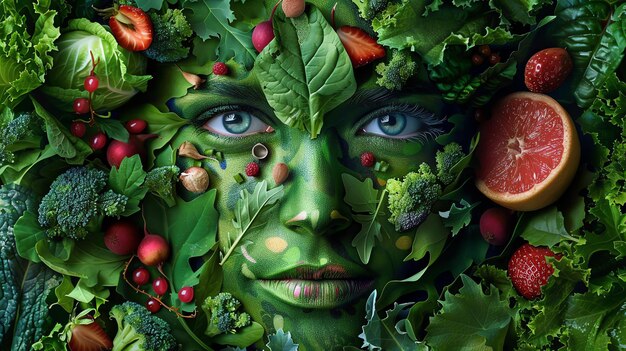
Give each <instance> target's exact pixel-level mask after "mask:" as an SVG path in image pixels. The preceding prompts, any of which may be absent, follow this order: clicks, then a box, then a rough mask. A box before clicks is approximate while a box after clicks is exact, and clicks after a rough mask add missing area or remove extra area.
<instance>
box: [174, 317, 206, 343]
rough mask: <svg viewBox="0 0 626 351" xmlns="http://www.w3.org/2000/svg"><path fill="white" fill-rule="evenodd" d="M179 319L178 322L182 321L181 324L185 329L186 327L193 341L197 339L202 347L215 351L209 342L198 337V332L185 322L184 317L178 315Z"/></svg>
mask: <svg viewBox="0 0 626 351" xmlns="http://www.w3.org/2000/svg"><path fill="white" fill-rule="evenodd" d="M177 319H178V322H180V324H181V325H182V326H183V329H185V331H186V332H187V334H188V335H189V336H190V337H191V338H192V339H193V341H195V342H196V343H197V344H198V345H200V347H202V348H203V349H205V350H206V351H213V349H212V348H211V347H209V346H208V345H207V344H205V343H204V342H202V340H200V338H198V336H197V335H196V333H194V332H193V331H192V330H191V329H189V326H188V325H187V323H186V322H185V320H184V319H182V318H180V317H178V318H177Z"/></svg>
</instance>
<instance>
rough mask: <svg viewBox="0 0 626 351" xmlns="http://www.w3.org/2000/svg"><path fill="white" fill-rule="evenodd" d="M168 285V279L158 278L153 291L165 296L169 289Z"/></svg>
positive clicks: (154, 282)
mask: <svg viewBox="0 0 626 351" xmlns="http://www.w3.org/2000/svg"><path fill="white" fill-rule="evenodd" d="M168 285H169V284H167V279H165V278H164V277H158V278H156V279H155V280H154V281H153V282H152V290H154V292H155V293H156V294H157V295H159V296H160V295H165V293H166V292H167V288H168V287H169V286H168Z"/></svg>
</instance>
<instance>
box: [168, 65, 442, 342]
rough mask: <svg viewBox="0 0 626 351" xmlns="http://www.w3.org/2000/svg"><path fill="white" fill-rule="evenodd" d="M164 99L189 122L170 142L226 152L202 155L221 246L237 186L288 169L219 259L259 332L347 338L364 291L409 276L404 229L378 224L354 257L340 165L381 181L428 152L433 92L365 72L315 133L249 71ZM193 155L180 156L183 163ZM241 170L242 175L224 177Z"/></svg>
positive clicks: (358, 320)
mask: <svg viewBox="0 0 626 351" xmlns="http://www.w3.org/2000/svg"><path fill="white" fill-rule="evenodd" d="M171 105H172V109H174V110H175V111H176V112H177V113H179V114H180V115H181V116H183V117H184V118H186V119H189V120H191V121H192V122H193V124H195V125H196V126H197V128H187V129H185V130H183V131H182V132H181V133H180V134H179V136H178V138H177V140H175V141H174V145H175V146H178V145H180V144H181V143H182V142H184V141H190V142H192V143H193V144H195V146H196V147H197V148H198V149H199V150H207V149H213V150H216V151H221V152H223V153H224V159H225V161H226V162H225V166H226V167H225V168H224V167H220V165H218V164H217V163H215V162H205V163H204V165H206V166H207V167H208V169H209V174H210V178H211V179H210V180H211V188H215V189H217V194H218V197H217V209H218V211H219V213H220V219H219V227H218V228H219V229H218V236H219V241H220V248H221V250H222V252H224V251H226V250H225V247H226V246H227V245H228V244H229V242H232V241H233V239H234V237H235V236H236V235H237V234H238V229H236V228H235V227H233V218H234V209H235V205H236V202H237V200H238V199H239V198H240V192H241V191H242V190H246V191H252V189H254V186H255V185H256V183H257V182H260V181H262V180H267V181H268V184H269V185H270V187H272V186H274V181H273V178H272V169H273V167H274V165H275V164H277V163H280V162H283V163H285V164H287V166H288V168H289V171H290V175H289V177H288V178H287V180H286V181H285V183H284V184H283V185H284V196H283V197H282V198H281V200H280V201H279V203H277V204H276V206H274V207H273V208H272V210H271V211H270V212H269V214H268V218H267V219H266V221H265V224H264V225H263V226H261V227H258V228H253V230H251V231H249V232H248V233H247V234H246V235H245V237H244V238H243V240H242V241H241V242H240V243H239V245H238V247H237V248H236V249H235V250H234V252H233V254H232V255H231V256H230V257H229V258H228V259H227V260H226V262H225V263H224V265H223V270H224V286H223V290H224V291H228V292H231V293H232V294H233V295H234V296H236V297H237V298H238V299H240V300H241V301H242V303H243V305H244V306H245V309H246V311H248V312H250V314H251V315H252V318H253V319H254V320H255V321H257V322H259V323H261V324H262V325H263V326H264V327H265V329H266V330H267V331H268V332H273V331H274V330H275V329H278V328H281V327H282V328H283V329H286V330H289V331H290V332H291V333H292V335H293V337H294V340H295V341H296V342H298V343H300V345H301V347H303V349H308V350H313V349H315V350H327V349H331V348H332V347H334V346H341V345H350V344H355V343H356V342H357V341H356V340H355V338H356V336H357V335H358V334H359V331H360V328H361V325H363V324H364V322H365V320H364V312H365V307H364V304H365V300H366V298H367V296H368V295H369V293H370V292H371V291H372V290H373V289H378V290H379V291H380V290H381V289H382V288H383V287H384V285H385V283H387V282H388V281H390V280H392V279H398V278H403V277H406V276H408V275H410V271H409V270H408V269H407V267H406V266H404V263H403V259H404V258H405V257H406V256H407V254H409V252H410V250H411V243H412V241H413V235H414V231H411V232H406V233H398V232H395V231H394V228H393V225H391V224H389V223H385V224H384V225H383V230H382V235H381V237H380V238H377V239H375V246H374V248H373V250H372V254H371V259H370V260H369V262H368V263H367V264H363V263H362V261H361V259H360V257H359V255H358V253H357V250H356V248H355V247H354V246H353V244H352V243H353V239H354V237H355V235H356V234H357V233H358V232H359V230H361V225H360V224H359V223H358V222H357V221H356V220H355V218H354V214H353V213H352V212H351V208H350V206H349V205H348V204H347V203H346V202H345V201H344V196H346V189H345V188H344V184H343V181H342V174H349V175H352V176H354V177H356V178H358V179H359V180H365V179H366V178H370V179H372V181H373V184H374V187H375V188H376V189H381V188H382V187H384V184H385V180H386V179H388V178H393V177H401V176H403V175H405V174H406V173H408V172H409V171H411V170H414V169H416V168H417V166H418V165H419V164H420V163H421V162H424V161H426V162H432V160H433V158H434V154H435V150H436V148H437V147H436V145H435V144H436V143H435V141H434V137H435V136H436V135H437V134H439V133H441V131H442V130H443V129H444V125H443V124H444V122H442V119H441V116H440V113H439V112H440V111H438V110H437V109H438V108H439V106H440V105H441V104H440V102H439V100H438V96H436V95H426V94H422V95H420V94H419V93H411V94H409V93H390V92H388V91H385V90H381V89H380V88H377V87H376V86H375V85H374V84H371V83H367V82H366V83H363V84H361V85H360V86H359V88H358V90H357V93H356V94H355V95H354V96H353V97H352V98H351V99H349V100H348V101H346V102H345V103H344V104H342V105H341V106H339V107H338V108H336V109H335V110H332V111H330V112H329V113H328V114H327V115H326V116H325V118H324V128H323V130H322V132H321V134H320V135H319V136H318V137H317V138H315V139H311V137H310V134H309V133H308V132H306V131H302V130H299V129H295V128H291V127H288V126H286V125H284V124H282V123H281V122H280V121H279V120H278V119H277V118H275V116H274V114H273V112H272V109H271V108H270V107H269V105H268V104H267V102H266V100H265V97H264V96H263V93H262V92H261V88H260V86H259V84H258V82H257V80H256V78H255V77H254V76H253V75H250V76H248V77H247V78H246V79H242V80H236V79H233V78H230V79H229V78H223V77H217V78H214V79H212V80H210V81H209V82H208V83H207V87H206V88H205V89H203V90H193V91H190V92H189V94H188V95H186V96H184V97H182V98H179V99H177V100H176V101H174V102H173V104H171ZM257 143H262V144H264V145H265V146H266V147H267V149H268V150H269V155H268V157H267V158H265V159H263V160H261V161H260V162H259V165H260V173H259V175H258V176H257V177H246V176H245V167H246V165H247V164H248V163H250V162H252V161H255V159H254V158H253V156H252V153H251V150H252V147H253V146H254V145H255V144H257ZM364 152H372V153H373V154H374V155H375V158H376V160H383V161H386V162H387V163H389V165H390V166H389V169H388V170H387V171H386V172H375V171H373V168H367V167H364V166H362V165H361V161H360V155H361V154H362V153H364ZM191 161H192V160H186V161H185V160H179V162H181V163H182V165H183V167H184V166H185V164H184V162H191ZM222 166H223V165H222ZM223 168H224V169H223ZM239 173H241V174H242V175H243V176H244V178H245V182H244V183H243V184H238V183H237V182H236V181H235V179H234V176H235V175H237V174H239ZM348 191H350V189H348Z"/></svg>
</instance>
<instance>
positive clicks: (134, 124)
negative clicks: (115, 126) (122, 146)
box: [126, 118, 148, 134]
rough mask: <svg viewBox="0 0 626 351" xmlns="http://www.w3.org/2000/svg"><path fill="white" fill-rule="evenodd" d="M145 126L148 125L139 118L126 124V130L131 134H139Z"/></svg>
mask: <svg viewBox="0 0 626 351" xmlns="http://www.w3.org/2000/svg"><path fill="white" fill-rule="evenodd" d="M147 126H148V123H146V121H144V120H143V119H139V118H136V119H131V120H130V121H128V122H126V130H127V131H128V132H129V133H131V134H139V133H141V132H143V131H144V130H145V129H146V127H147Z"/></svg>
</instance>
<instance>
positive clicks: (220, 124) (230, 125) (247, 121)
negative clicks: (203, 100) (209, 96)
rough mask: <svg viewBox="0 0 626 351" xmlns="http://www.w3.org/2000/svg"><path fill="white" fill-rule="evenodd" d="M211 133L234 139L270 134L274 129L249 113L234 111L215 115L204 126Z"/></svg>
mask: <svg viewBox="0 0 626 351" xmlns="http://www.w3.org/2000/svg"><path fill="white" fill-rule="evenodd" d="M202 127H203V128H204V129H206V130H208V131H209V132H212V133H215V134H218V135H222V136H232V137H243V136H248V135H253V134H258V133H269V132H272V131H273V129H272V127H270V126H269V125H267V124H265V123H264V122H263V121H261V120H260V119H259V118H258V117H256V116H255V115H253V114H252V113H250V112H248V111H243V110H233V111H227V112H220V113H218V114H215V115H213V117H211V118H210V119H209V120H208V121H207V122H206V123H204V125H203V126H202Z"/></svg>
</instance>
